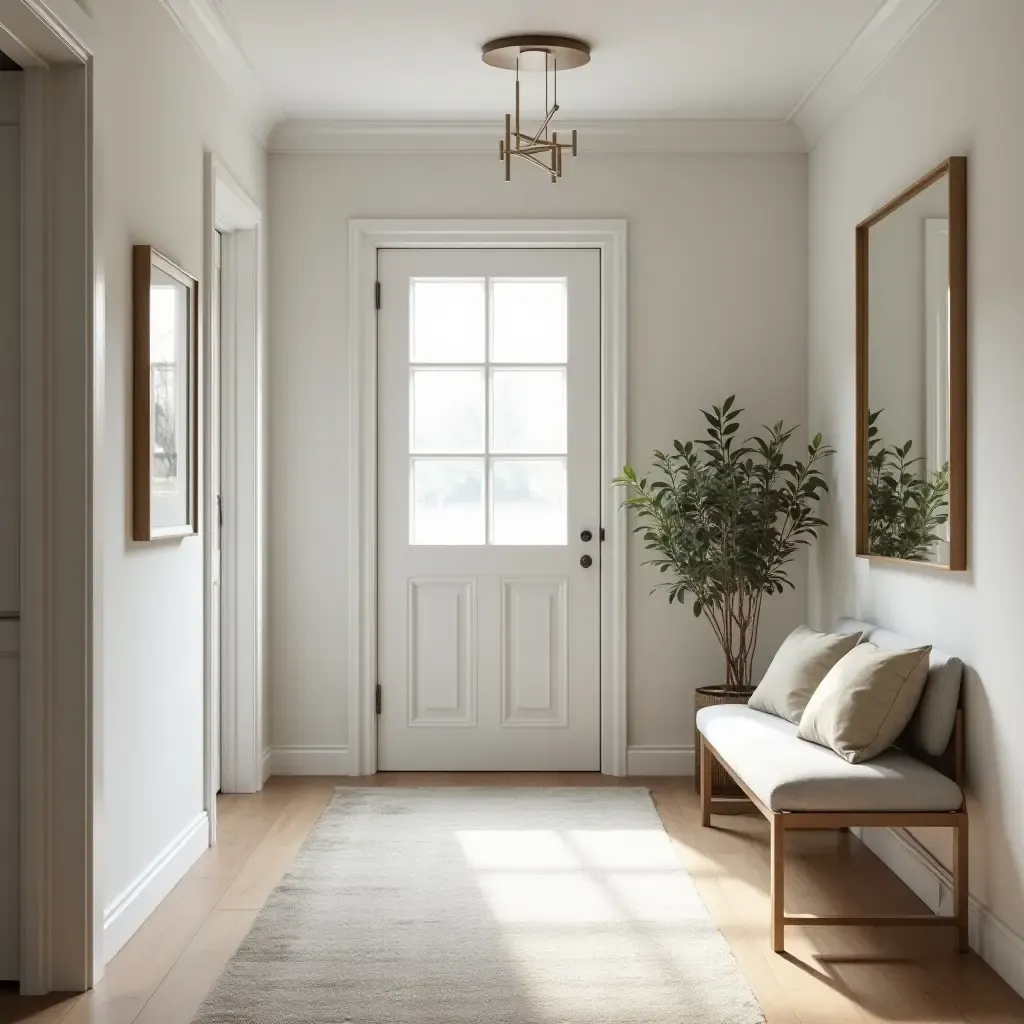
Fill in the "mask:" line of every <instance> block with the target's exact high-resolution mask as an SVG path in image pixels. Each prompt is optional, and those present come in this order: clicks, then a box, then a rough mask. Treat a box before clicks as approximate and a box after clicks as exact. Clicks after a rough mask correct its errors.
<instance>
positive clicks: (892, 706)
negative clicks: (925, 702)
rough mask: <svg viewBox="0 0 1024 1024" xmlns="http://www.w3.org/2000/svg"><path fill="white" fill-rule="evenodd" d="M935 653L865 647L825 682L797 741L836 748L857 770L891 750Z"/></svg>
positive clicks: (843, 661)
mask: <svg viewBox="0 0 1024 1024" xmlns="http://www.w3.org/2000/svg"><path fill="white" fill-rule="evenodd" d="M930 651H931V648H930V647H914V648H911V649H910V650H904V651H883V650H880V649H879V648H878V647H876V646H875V645H874V644H872V643H864V644H860V645H859V646H857V647H854V649H853V650H852V651H850V653H849V654H847V655H845V656H844V657H843V658H842V659H841V660H840V661H839V662H838V663H837V664H836V666H835V668H833V669H832V671H831V672H829V674H828V675H827V676H825V678H824V679H823V680H822V682H821V685H820V686H819V687H818V689H817V690H815V691H814V695H813V696H812V697H811V699H810V700H809V701H808V702H807V707H806V708H805V709H804V713H803V717H802V718H801V719H800V728H799V729H798V730H797V736H799V737H800V739H802V740H810V741H811V742H812V743H819V744H821V746H823V747H831V748H832V749H833V750H834V751H835V752H836V753H837V754H839V755H840V757H844V758H846V760H847V761H849V762H850V763H851V764H860V762H861V761H869V760H871V758H873V757H877V756H878V755H879V754H881V753H882V751H884V750H887V749H888V748H889V747H890V746H892V744H893V743H895V742H896V739H897V737H898V736H899V734H900V733H901V732H902V731H903V729H904V727H905V726H906V724H907V722H909V721H910V718H911V716H912V715H913V714H914V709H915V708H916V707H917V702H918V701H919V700H920V698H921V694H922V692H923V691H924V684H925V681H926V680H927V678H928V653H929V652H930Z"/></svg>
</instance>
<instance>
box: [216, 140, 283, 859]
mask: <svg viewBox="0 0 1024 1024" xmlns="http://www.w3.org/2000/svg"><path fill="white" fill-rule="evenodd" d="M205 214H206V218H205V219H206V261H205V262H206V271H205V278H206V280H207V281H208V282H209V281H212V280H213V275H214V273H215V265H216V244H217V234H218V232H220V233H221V235H222V237H223V247H222V261H223V265H222V268H221V282H222V285H221V305H222V309H221V330H220V331H219V332H217V331H215V330H214V325H213V315H214V312H215V311H214V308H213V302H212V301H211V299H212V289H210V288H206V289H204V302H203V310H204V331H203V333H204V337H205V339H206V341H205V343H204V344H205V350H204V358H205V359H206V360H207V361H209V359H210V357H211V352H210V351H209V346H210V344H211V342H212V340H213V339H214V338H217V337H218V336H219V341H220V394H219V395H214V394H212V393H210V391H209V389H210V386H211V381H210V377H209V375H206V381H205V385H206V388H207V393H206V394H205V395H204V403H205V407H206V408H210V406H211V404H212V403H213V402H219V404H220V437H219V438H214V437H212V436H211V434H210V431H208V430H204V481H203V492H204V507H203V535H204V559H205V602H204V604H205V614H204V617H205V652H206V654H205V672H204V675H205V736H204V745H205V770H204V788H205V802H206V809H207V812H208V814H209V817H210V842H211V845H212V844H213V843H214V842H216V828H217V790H216V783H217V780H216V777H215V772H214V766H215V763H216V760H217V751H218V750H219V751H220V788H221V790H222V791H223V792H225V793H256V792H259V790H261V789H262V788H263V782H264V780H265V766H266V764H267V758H266V756H265V753H264V750H263V718H264V714H265V709H264V707H263V692H264V666H265V658H264V629H263V607H264V575H265V574H264V561H265V560H264V550H265V541H264V532H265V531H264V529H263V505H264V493H265V486H266V477H265V473H264V449H263V444H264V432H263V427H262V423H263V413H264V396H263V381H264V373H263V361H264V339H263V310H262V299H261V295H262V288H263V277H262V274H263V270H262V260H261V253H260V249H261V245H262V241H261V237H260V236H261V229H262V212H261V210H260V208H259V207H258V206H257V205H256V203H255V202H254V201H253V200H252V199H251V198H250V197H249V195H248V194H247V193H246V192H245V190H244V189H243V188H242V186H241V185H240V184H239V183H238V181H237V180H236V179H235V177H234V176H233V175H232V174H231V172H230V171H229V170H228V169H227V168H226V167H225V165H224V164H223V163H222V162H221V161H220V160H219V159H218V158H217V157H216V156H214V155H213V154H212V153H208V154H207V156H206V210H205ZM218 442H219V444H220V481H219V484H220V487H219V493H220V494H221V495H222V496H223V513H224V525H223V530H222V533H221V559H222V562H221V567H220V580H221V595H220V623H219V628H220V645H219V648H220V665H219V670H218V666H215V665H214V664H213V660H212V659H213V655H214V652H215V650H216V649H217V645H215V644H214V642H213V637H212V630H213V629H215V628H217V626H218V624H217V623H215V622H214V621H213V615H212V607H211V605H212V601H211V598H212V580H213V570H214V566H213V559H214V557H215V554H216V552H215V548H214V544H213V543H212V540H213V537H214V535H215V531H216V530H217V520H216V517H217V515H218V508H217V500H216V495H217V493H218V492H217V490H215V485H216V481H214V480H212V479H211V478H210V476H209V473H210V467H211V465H212V460H211V459H210V446H211V445H213V444H216V443H218Z"/></svg>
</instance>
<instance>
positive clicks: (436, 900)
mask: <svg viewBox="0 0 1024 1024" xmlns="http://www.w3.org/2000/svg"><path fill="white" fill-rule="evenodd" d="M763 1020H764V1017H763V1015H762V1014H761V1011H760V1010H759V1009H758V1006H757V1003H756V1002H755V1000H754V996H753V994H752V993H751V991H750V988H749V986H748V985H747V983H746V981H745V979H744V978H743V975H742V974H741V973H740V971H739V968H738V967H737V966H736V962H735V961H734V960H733V957H732V954H731V953H730V951H729V948H728V946H727V945H726V942H725V940H724V939H723V938H722V936H721V935H720V934H719V933H718V931H717V930H716V929H715V927H714V925H713V924H712V923H711V919H710V918H709V916H708V912H707V910H706V908H705V907H704V904H703V903H702V902H701V899H700V897H699V896H698V895H697V891H696V889H695V888H694V886H693V882H692V880H691V879H690V876H689V875H688V874H687V873H686V871H685V870H684V869H683V867H682V865H681V863H680V862H679V859H678V857H677V855H676V853H675V851H674V850H673V849H672V845H671V841H670V840H669V837H668V835H667V834H666V833H665V831H664V829H663V827H662V824H661V819H660V818H659V817H658V814H657V811H656V810H655V808H654V805H653V803H652V802H651V798H650V795H649V794H648V792H647V791H646V790H643V789H612V788H609V789H596V788H595V789H572V788H566V789H482V788H481V789H477V788H473V789H468V788H467V789H462V788H453V789H376V790H375V789H354V788H353V789H339V790H337V791H336V793H335V795H334V797H333V799H332V800H331V802H330V804H329V805H328V807H327V809H326V810H325V811H324V814H323V816H322V817H321V818H320V821H319V822H318V823H317V825H316V827H315V828H314V830H313V832H312V833H311V835H310V837H309V839H308V840H307V842H306V844H305V846H304V847H303V849H302V851H301V853H300V854H299V856H298V858H297V860H296V862H295V864H294V866H293V868H292V870H291V871H290V872H289V874H288V875H287V876H286V877H285V878H284V880H283V881H282V882H281V884H280V885H279V886H278V887H277V889H276V890H275V891H274V892H273V894H272V895H271V896H270V899H269V900H268V901H267V904H266V906H265V907H264V909H263V910H262V911H261V912H260V914H259V916H258V918H257V919H256V923H255V924H254V926H253V928H252V931H251V932H250V933H249V935H248V936H247V937H246V939H245V940H244V941H243V943H242V945H241V946H240V947H239V949H238V952H237V953H236V954H235V955H234V957H232V959H231V960H230V962H229V963H228V965H227V967H226V968H225V969H224V972H223V974H222V975H221V976H220V979H219V980H218V981H217V983H216V985H215V986H214V988H213V990H212V991H211V993H210V995H209V996H208V997H207V999H206V1002H205V1003H204V1004H203V1006H202V1008H201V1009H200V1011H199V1014H198V1015H197V1016H196V1018H195V1022H196V1024H214V1022H216V1024H222V1022H228V1021H230V1022H232V1024H297V1022H303V1024H690V1022H693V1024H697V1022H699V1024H759V1022H762V1021H763Z"/></svg>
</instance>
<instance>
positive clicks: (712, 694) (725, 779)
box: [693, 686, 754, 797]
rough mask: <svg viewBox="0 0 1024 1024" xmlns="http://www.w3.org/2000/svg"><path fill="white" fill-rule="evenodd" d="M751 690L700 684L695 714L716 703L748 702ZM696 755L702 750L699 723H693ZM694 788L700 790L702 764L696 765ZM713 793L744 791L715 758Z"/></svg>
mask: <svg viewBox="0 0 1024 1024" xmlns="http://www.w3.org/2000/svg"><path fill="white" fill-rule="evenodd" d="M753 692H754V691H753V690H752V689H751V690H727V689H726V688H725V687H724V686H698V687H697V689H696V690H695V691H694V693H693V714H694V718H696V715H697V712H698V711H700V709H701V708H710V707H713V706H714V705H716V704H746V703H747V701H748V700H749V699H750V695H751V694H752V693H753ZM693 749H694V757H697V756H698V752H699V751H700V738H699V737H698V735H697V723H696V721H695V722H694V725H693ZM693 788H694V789H695V790H696V791H697V792H698V793H699V792H700V765H699V764H695V765H694V772H693ZM711 795H712V796H716V797H718V796H742V795H743V792H742V790H741V789H740V787H739V786H737V785H736V783H735V782H733V780H732V776H731V775H730V774H729V773H728V772H727V771H726V770H725V769H724V768H723V767H722V766H721V765H720V764H719V763H718V760H717V759H714V760H713V761H712V764H711Z"/></svg>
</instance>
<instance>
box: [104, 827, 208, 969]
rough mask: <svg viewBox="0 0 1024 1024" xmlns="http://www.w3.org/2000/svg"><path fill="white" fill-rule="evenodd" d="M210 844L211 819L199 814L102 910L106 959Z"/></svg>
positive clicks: (106, 960)
mask: <svg viewBox="0 0 1024 1024" xmlns="http://www.w3.org/2000/svg"><path fill="white" fill-rule="evenodd" d="M209 846H210V819H209V816H208V815H207V813H206V811H203V812H202V813H201V814H198V815H196V817H195V818H194V819H193V820H192V821H191V822H189V824H188V825H187V826H186V827H185V828H184V829H182V831H181V832H180V833H179V834H178V836H177V838H175V839H174V840H173V841H172V842H171V843H169V844H168V845H167V846H166V847H165V848H164V850H163V851H162V852H161V853H160V854H159V855H158V856H157V857H156V858H154V860H153V861H152V862H151V863H150V865H149V867H148V868H146V870H145V871H143V872H142V874H141V875H139V877H138V878H137V879H136V880H135V881H134V882H133V883H132V884H131V885H130V886H129V887H128V888H127V889H126V890H125V891H124V892H123V893H121V895H120V896H118V897H117V899H115V900H114V901H113V902H112V903H111V904H110V906H109V907H107V909H106V910H105V911H104V912H103V961H104V963H109V961H110V960H111V958H112V957H113V956H114V954H115V953H117V951H118V950H119V949H120V948H121V947H122V946H123V945H124V944H125V943H126V942H127V941H128V940H129V939H130V938H131V937H132V936H133V935H134V934H135V933H136V931H138V929H139V927H140V926H141V925H142V923H143V922H144V921H145V920H146V918H147V917H149V915H150V914H152V913H153V911H154V910H156V908H157V906H159V904H160V902H161V900H163V898H164V897H165V896H166V895H167V894H168V893H169V892H170V891H171V890H172V889H173V888H174V887H175V886H176V885H177V884H178V882H180V881H181V879H182V877H183V876H184V875H185V872H186V871H188V869H189V868H190V867H192V865H193V864H195V862H196V861H197V860H199V858H200V857H201V856H202V855H203V854H204V853H205V852H206V850H207V849H208V848H209Z"/></svg>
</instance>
